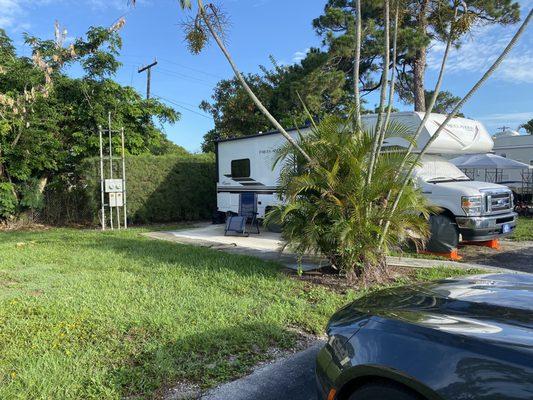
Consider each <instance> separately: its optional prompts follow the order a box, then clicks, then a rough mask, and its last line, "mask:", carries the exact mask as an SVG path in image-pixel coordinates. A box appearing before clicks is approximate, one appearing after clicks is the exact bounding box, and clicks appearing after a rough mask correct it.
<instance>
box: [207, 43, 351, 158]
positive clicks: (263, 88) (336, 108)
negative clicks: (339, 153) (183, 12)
mask: <svg viewBox="0 0 533 400" xmlns="http://www.w3.org/2000/svg"><path fill="white" fill-rule="evenodd" d="M328 59H329V56H328V55H327V54H326V53H324V52H321V51H320V50H318V49H312V50H311V51H310V52H309V54H308V55H307V57H306V58H305V59H304V60H302V61H301V63H298V64H294V65H291V66H279V65H277V64H276V62H275V61H274V59H273V58H272V57H271V60H272V63H273V65H274V68H273V69H271V70H269V69H267V68H265V67H261V69H262V72H263V73H262V74H248V75H246V81H247V82H248V85H250V87H251V88H252V90H253V91H254V92H255V93H256V94H257V96H258V97H259V98H261V101H262V102H263V103H264V104H266V105H267V107H268V108H269V110H271V113H272V115H273V116H274V117H275V118H277V119H279V120H280V121H281V122H282V123H283V124H285V125H290V126H294V125H298V126H302V125H304V124H305V123H306V122H308V117H307V116H306V114H305V112H304V110H303V109H302V101H303V102H304V103H305V104H306V105H307V107H308V109H309V110H310V112H311V113H312V114H313V115H315V116H317V117H319V118H321V117H323V116H325V115H326V114H328V113H334V112H343V111H345V109H346V107H347V105H348V104H350V102H351V101H352V96H351V95H350V94H349V93H347V92H346V90H345V77H344V75H343V74H342V73H340V71H330V72H327V71H324V70H323V67H324V65H325V64H326V63H327V62H328ZM200 107H201V108H202V109H203V110H204V111H206V112H208V113H210V114H211V115H212V116H213V118H214V121H215V128H214V129H212V130H211V131H209V132H208V133H207V134H206V135H205V136H204V143H203V145H202V149H203V151H206V152H207V151H213V149H214V147H213V142H214V140H215V139H216V138H228V137H238V136H246V135H251V134H255V133H257V132H260V131H267V130H270V129H271V128H270V127H271V123H270V122H269V121H268V119H267V118H266V117H265V116H264V114H263V113H262V112H261V111H260V110H259V109H258V108H257V107H256V105H255V104H254V102H253V101H252V100H251V99H250V97H249V96H248V94H247V93H246V91H245V90H244V89H243V88H242V86H241V84H240V82H239V80H238V79H237V78H233V79H230V80H222V81H220V82H219V83H218V85H217V87H216V88H215V91H214V93H213V96H212V102H211V103H209V102H207V101H203V102H202V103H201V105H200Z"/></svg>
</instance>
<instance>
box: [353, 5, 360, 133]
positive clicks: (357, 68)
mask: <svg viewBox="0 0 533 400" xmlns="http://www.w3.org/2000/svg"><path fill="white" fill-rule="evenodd" d="M355 4H356V5H355V7H356V9H355V12H356V16H355V54H354V60H353V93H354V99H355V112H356V119H355V120H356V123H357V127H358V129H360V128H361V94H360V92H359V76H360V65H361V0H356V2H355Z"/></svg>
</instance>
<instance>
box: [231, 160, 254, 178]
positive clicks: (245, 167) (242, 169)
mask: <svg viewBox="0 0 533 400" xmlns="http://www.w3.org/2000/svg"><path fill="white" fill-rule="evenodd" d="M231 177H232V178H249V177H250V159H249V158H245V159H242V160H232V161H231Z"/></svg>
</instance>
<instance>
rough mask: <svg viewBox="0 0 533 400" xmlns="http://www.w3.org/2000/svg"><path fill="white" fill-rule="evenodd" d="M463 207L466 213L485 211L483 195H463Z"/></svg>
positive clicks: (473, 213) (478, 213)
mask: <svg viewBox="0 0 533 400" xmlns="http://www.w3.org/2000/svg"><path fill="white" fill-rule="evenodd" d="M461 208H462V209H463V211H464V212H465V214H466V215H481V214H482V213H483V196H463V197H461Z"/></svg>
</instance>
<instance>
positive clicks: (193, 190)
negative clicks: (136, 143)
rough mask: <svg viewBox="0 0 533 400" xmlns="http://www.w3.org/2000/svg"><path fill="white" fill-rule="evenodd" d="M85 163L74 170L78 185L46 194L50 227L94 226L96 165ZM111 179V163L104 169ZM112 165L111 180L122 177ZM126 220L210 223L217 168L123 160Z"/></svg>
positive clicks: (203, 161) (190, 160)
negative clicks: (73, 223)
mask: <svg viewBox="0 0 533 400" xmlns="http://www.w3.org/2000/svg"><path fill="white" fill-rule="evenodd" d="M99 162H100V161H99V159H98V158H89V159H86V160H84V161H83V162H82V164H81V165H80V166H79V168H78V175H79V178H78V182H77V184H76V185H73V186H68V185H67V184H65V183H62V184H58V185H56V187H54V185H53V184H51V185H50V190H49V191H48V192H47V195H46V207H45V217H46V218H47V219H48V220H49V221H50V222H54V223H65V222H69V223H72V222H76V223H83V222H92V223H98V215H99V212H100V165H99ZM104 168H105V171H106V177H109V176H108V175H109V164H107V163H105V165H104ZM121 168H122V166H121V163H120V162H115V163H114V176H115V177H120V176H121V173H120V171H121ZM126 177H127V187H126V188H127V209H128V219H129V221H131V222H133V223H157V222H176V221H192V220H198V219H206V218H210V217H211V216H212V214H213V211H214V210H215V208H216V183H215V182H216V179H215V163H214V159H213V157H212V156H210V155H188V156H183V155H180V156H177V155H175V154H172V155H163V156H153V155H142V156H128V157H127V158H126Z"/></svg>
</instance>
